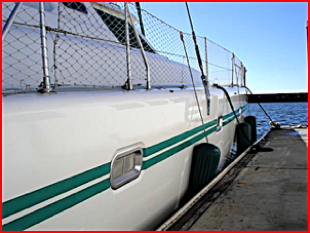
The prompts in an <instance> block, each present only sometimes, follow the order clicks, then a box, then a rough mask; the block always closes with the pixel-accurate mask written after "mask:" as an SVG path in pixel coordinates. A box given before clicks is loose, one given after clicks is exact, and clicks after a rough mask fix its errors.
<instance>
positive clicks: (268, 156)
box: [168, 128, 308, 231]
mask: <svg viewBox="0 0 310 233" xmlns="http://www.w3.org/2000/svg"><path fill="white" fill-rule="evenodd" d="M260 144H261V145H262V146H263V147H265V148H272V149H273V151H270V152H258V153H255V154H253V153H252V154H251V152H248V153H247V154H246V155H245V156H244V158H243V159H242V160H240V161H239V162H238V163H236V165H234V166H233V167H232V168H231V169H230V171H229V172H228V173H227V174H226V175H225V176H224V177H223V178H222V179H221V180H220V181H219V182H217V184H216V185H215V186H214V187H212V188H211V189H210V191H208V192H207V193H206V194H204V197H203V198H200V200H199V201H198V202H196V203H195V204H193V205H192V207H191V208H190V209H188V210H187V211H186V213H185V214H182V217H179V219H178V220H177V221H174V222H173V224H171V226H170V227H169V228H168V230H191V231H211V230H231V231H234V230H260V231H264V230H269V231H276V230H290V231H292V230H308V129H307V128H301V129H289V128H283V129H281V130H271V131H270V132H269V133H268V134H267V135H266V136H265V138H264V139H263V140H262V141H261V142H260ZM238 164H239V165H238ZM236 173H237V174H236ZM229 177H231V179H232V181H231V182H229V180H230V178H229Z"/></svg>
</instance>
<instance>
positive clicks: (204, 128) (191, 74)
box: [180, 32, 209, 143]
mask: <svg viewBox="0 0 310 233" xmlns="http://www.w3.org/2000/svg"><path fill="white" fill-rule="evenodd" d="M180 38H181V41H182V43H183V47H184V52H185V55H186V60H187V64H188V68H189V73H190V76H191V79H192V83H193V88H194V93H195V99H196V102H197V106H198V111H199V115H200V119H201V123H202V126H203V132H204V134H205V137H206V142H207V143H209V141H208V135H207V132H206V127H205V123H204V120H203V117H202V113H201V110H200V104H199V100H198V96H197V91H196V85H195V82H194V77H193V73H192V69H191V66H190V63H189V58H188V55H187V50H186V46H185V42H184V38H183V33H182V32H180Z"/></svg>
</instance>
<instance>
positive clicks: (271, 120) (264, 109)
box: [244, 86, 273, 122]
mask: <svg viewBox="0 0 310 233" xmlns="http://www.w3.org/2000/svg"><path fill="white" fill-rule="evenodd" d="M244 87H245V88H246V89H247V90H248V91H249V92H250V93H251V95H253V92H252V91H251V90H250V89H249V88H248V87H247V86H244ZM257 104H258V105H259V107H260V108H261V109H262V110H263V112H264V113H265V114H266V116H267V117H268V118H269V120H270V121H272V122H273V120H272V119H271V117H270V116H269V115H268V113H267V112H266V111H265V109H264V108H263V106H262V105H261V104H260V102H257Z"/></svg>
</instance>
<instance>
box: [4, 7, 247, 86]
mask: <svg viewBox="0 0 310 233" xmlns="http://www.w3.org/2000/svg"><path fill="white" fill-rule="evenodd" d="M14 5H15V3H4V2H3V3H2V27H3V26H4V25H5V23H6V22H7V20H8V16H9V14H10V12H11V11H12V9H13V7H14ZM44 6H45V7H44V8H45V28H46V31H47V48H48V64H49V67H48V68H49V76H50V83H51V84H52V86H53V87H54V88H57V87H58V86H100V87H105V86H108V87H115V86H122V85H124V83H125V82H126V80H127V79H128V75H127V64H128V62H129V60H127V59H126V43H127V42H126V30H125V14H124V9H125V4H124V3H81V2H64V3H44ZM128 8H129V11H130V14H131V18H132V19H133V21H134V25H132V24H131V21H130V20H129V24H128V31H129V36H128V37H129V44H130V48H131V49H130V67H131V74H132V75H131V79H132V83H133V85H146V77H147V71H146V65H145V63H144V60H143V57H142V54H141V51H140V46H139V43H138V39H137V35H136V34H135V33H134V27H135V28H136V29H137V30H138V33H139V35H138V37H139V38H140V40H141V43H142V47H143V50H144V51H145V54H146V57H147V62H148V64H149V67H150V79H151V83H152V85H153V84H158V85H164V84H177V85H180V84H185V85H191V83H192V80H191V76H190V72H189V67H188V65H190V67H191V71H192V74H193V78H194V82H195V84H196V85H197V84H198V85H201V84H202V83H201V72H200V70H199V66H198V61H197V58H196V53H195V46H194V43H193V39H192V36H191V34H186V33H184V34H183V35H184V43H185V47H186V52H187V54H188V56H189V60H190V61H189V64H188V63H187V60H186V57H185V51H184V47H183V43H182V41H181V39H180V31H179V30H177V29H175V28H173V27H172V26H170V25H168V24H166V23H164V22H162V21H161V20H160V19H158V18H157V17H155V16H154V15H152V14H150V13H148V12H147V11H145V10H143V9H142V10H141V11H140V12H139V11H138V8H137V5H136V4H135V3H128ZM139 13H140V14H139ZM39 26H40V18H39V3H24V4H23V6H22V7H21V9H20V11H19V12H18V14H17V17H16V18H15V19H14V23H13V25H12V26H11V28H10V30H9V32H8V35H7V37H6V38H5V40H4V42H3V45H2V55H3V63H2V64H3V67H2V90H3V91H6V90H10V89H22V90H24V89H35V88H37V87H38V85H39V84H40V83H41V82H42V80H43V74H42V61H41V60H42V58H41V56H42V53H41V41H40V27H39ZM197 43H198V46H199V49H200V55H201V57H202V62H203V65H204V72H205V73H207V76H208V78H209V81H210V83H211V84H212V83H219V84H221V85H232V84H235V85H237V84H238V85H242V82H243V65H242V63H241V62H240V60H239V59H238V58H237V57H234V56H233V54H232V53H231V52H230V51H228V50H227V49H225V48H223V47H221V46H219V45H217V44H216V43H214V42H212V41H210V40H207V39H206V38H205V37H197Z"/></svg>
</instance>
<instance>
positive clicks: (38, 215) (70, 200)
mask: <svg viewBox="0 0 310 233" xmlns="http://www.w3.org/2000/svg"><path fill="white" fill-rule="evenodd" d="M108 188H110V179H107V180H104V181H101V182H99V183H97V184H95V185H93V186H90V187H88V188H86V189H84V190H82V191H79V192H77V193H74V194H72V195H70V196H68V197H66V198H64V199H61V200H59V201H56V202H54V203H52V204H49V205H48V206H46V207H43V208H41V209H38V210H36V211H34V212H32V213H30V214H28V215H26V216H24V217H21V218H19V219H17V220H15V221H12V222H10V223H8V224H5V225H3V226H2V230H3V231H23V230H25V229H27V228H29V227H32V226H34V225H36V224H38V223H40V222H43V221H45V220H47V219H49V218H51V217H53V216H54V215H56V214H59V213H61V212H62V211H64V210H66V209H69V208H71V207H73V206H75V205H77V204H79V203H80V202H83V201H85V200H87V199H89V198H91V197H93V196H95V195H97V194H99V193H101V192H103V191H105V190H107V189H108ZM103 217H104V216H103Z"/></svg>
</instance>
